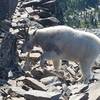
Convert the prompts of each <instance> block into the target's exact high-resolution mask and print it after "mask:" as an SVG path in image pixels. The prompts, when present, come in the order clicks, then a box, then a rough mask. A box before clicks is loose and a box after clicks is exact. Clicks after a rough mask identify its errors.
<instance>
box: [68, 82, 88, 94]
mask: <svg viewBox="0 0 100 100" xmlns="http://www.w3.org/2000/svg"><path fill="white" fill-rule="evenodd" d="M68 88H69V89H70V90H71V91H72V94H76V93H77V94H79V93H84V92H85V91H86V90H87V89H88V85H86V84H75V85H72V86H69V87H68Z"/></svg>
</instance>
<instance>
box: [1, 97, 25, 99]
mask: <svg viewBox="0 0 100 100" xmlns="http://www.w3.org/2000/svg"><path fill="white" fill-rule="evenodd" d="M0 100H1V99H0ZM7 100H8V99H7ZM9 100H26V99H25V98H24V97H11V99H9Z"/></svg>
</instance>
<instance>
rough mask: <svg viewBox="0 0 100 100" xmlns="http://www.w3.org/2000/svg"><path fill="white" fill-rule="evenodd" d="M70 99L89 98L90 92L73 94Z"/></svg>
mask: <svg viewBox="0 0 100 100" xmlns="http://www.w3.org/2000/svg"><path fill="white" fill-rule="evenodd" d="M69 100H88V93H86V94H85V93H82V94H75V95H72V96H71V97H70V99H69Z"/></svg>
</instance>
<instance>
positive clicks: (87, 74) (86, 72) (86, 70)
mask: <svg viewBox="0 0 100 100" xmlns="http://www.w3.org/2000/svg"><path fill="white" fill-rule="evenodd" d="M93 63H94V59H91V60H89V59H87V60H85V61H81V62H80V69H81V72H82V75H83V77H82V79H81V80H83V81H84V83H85V84H87V83H88V82H89V80H90V79H92V78H93V72H92V70H91V67H92V65H93Z"/></svg>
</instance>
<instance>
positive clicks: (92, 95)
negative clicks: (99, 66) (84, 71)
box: [88, 81, 100, 100]
mask: <svg viewBox="0 0 100 100" xmlns="http://www.w3.org/2000/svg"><path fill="white" fill-rule="evenodd" d="M88 93H89V100H97V99H98V98H100V82H99V81H98V82H95V83H92V84H90V86H89V91H88ZM98 100H100V99H98Z"/></svg>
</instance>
